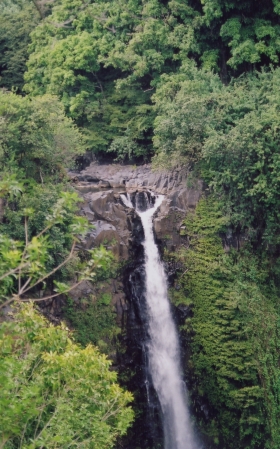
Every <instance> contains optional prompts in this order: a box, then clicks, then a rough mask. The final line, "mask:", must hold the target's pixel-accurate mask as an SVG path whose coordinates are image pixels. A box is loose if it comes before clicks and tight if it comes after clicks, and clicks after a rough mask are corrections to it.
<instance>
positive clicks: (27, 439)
mask: <svg viewBox="0 0 280 449" xmlns="http://www.w3.org/2000/svg"><path fill="white" fill-rule="evenodd" d="M116 380H117V376H116V373H115V371H112V370H110V361H109V360H108V359H107V358H106V356H104V355H101V354H100V353H99V352H98V350H97V348H95V347H93V346H91V345H89V346H87V347H86V348H85V349H82V348H81V347H80V346H78V345H77V344H75V343H74V342H73V341H72V340H71V338H70V335H69V331H68V329H67V328H66V327H65V326H64V325H61V326H56V327H55V326H53V325H51V324H49V323H47V321H46V320H45V319H44V318H43V317H42V316H40V315H39V314H38V312H36V310H35V308H34V307H33V305H32V304H30V303H29V304H25V305H24V306H23V305H21V307H19V308H18V310H17V312H16V313H15V314H14V315H13V319H12V320H11V321H9V322H5V323H3V324H2V326H1V330H0V381H1V398H0V410H1V423H0V447H1V448H3V449H11V448H28V449H35V448H40V447H48V448H57V447H60V448H65V449H66V448H67V449H68V448H77V447H80V448H84V449H87V448H88V449H92V448H96V449H108V448H112V447H113V444H114V442H115V441H116V438H117V437H118V436H120V435H123V434H124V433H125V432H126V430H127V428H128V426H129V425H130V423H131V421H132V419H133V412H132V410H131V408H130V407H129V406H128V404H129V403H130V402H131V401H132V395H131V394H130V393H128V392H125V391H123V390H122V389H121V388H120V387H119V385H118V384H117V383H116Z"/></svg>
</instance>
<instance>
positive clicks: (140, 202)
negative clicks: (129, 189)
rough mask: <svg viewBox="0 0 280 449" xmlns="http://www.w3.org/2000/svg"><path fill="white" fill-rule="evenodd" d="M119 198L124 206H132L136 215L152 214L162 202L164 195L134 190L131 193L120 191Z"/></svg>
mask: <svg viewBox="0 0 280 449" xmlns="http://www.w3.org/2000/svg"><path fill="white" fill-rule="evenodd" d="M120 198H121V200H122V202H123V204H124V206H126V207H129V208H133V209H135V211H136V212H137V213H138V215H140V216H143V215H144V214H145V215H147V216H151V217H152V216H153V215H154V213H155V212H156V210H157V209H158V208H159V207H160V205H161V203H162V202H163V199H164V195H157V194H155V193H154V192H151V191H142V192H134V193H133V194H129V193H125V194H124V193H122V194H121V195H120Z"/></svg>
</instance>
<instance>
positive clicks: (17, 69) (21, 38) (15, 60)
mask: <svg viewBox="0 0 280 449" xmlns="http://www.w3.org/2000/svg"><path fill="white" fill-rule="evenodd" d="M2 3H3V2H1V13H0V28H1V37H0V87H4V88H5V89H8V90H11V89H15V90H17V91H21V90H22V87H23V83H24V80H23V74H24V72H25V70H26V61H27V59H28V45H29V44H30V43H31V38H30V33H31V31H32V30H34V28H35V27H36V26H37V25H38V23H39V15H38V13H37V12H36V9H35V7H34V4H33V3H32V2H30V1H28V0H22V1H20V0H19V1H17V2H16V1H11V2H6V5H5V2H4V5H2ZM2 8H3V9H2Z"/></svg>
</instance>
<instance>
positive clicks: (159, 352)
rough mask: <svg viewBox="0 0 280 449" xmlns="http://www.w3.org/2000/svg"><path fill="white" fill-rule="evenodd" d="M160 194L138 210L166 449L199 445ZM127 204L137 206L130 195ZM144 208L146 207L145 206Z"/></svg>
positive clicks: (152, 363) (150, 354) (152, 369)
mask: <svg viewBox="0 0 280 449" xmlns="http://www.w3.org/2000/svg"><path fill="white" fill-rule="evenodd" d="M123 197H124V198H123ZM163 198H164V197H163V195H158V196H156V197H154V198H153V200H155V201H152V202H151V203H149V200H148V197H147V196H146V198H145V203H146V207H148V208H147V209H146V210H144V211H143V210H142V211H141V210H139V208H138V207H137V197H136V199H135V203H136V211H137V213H138V215H139V216H140V218H141V221H142V225H143V228H144V233H145V240H144V242H143V246H144V252H145V275H146V286H145V287H146V295H145V296H146V301H147V311H148V317H147V318H148V334H149V341H148V343H147V352H148V361H149V371H150V374H151V378H152V382H153V385H154V388H155V390H156V392H157V395H158V398H159V402H160V405H161V411H162V421H163V430H164V448H165V449H198V444H197V442H196V440H195V436H194V431H193V426H192V422H191V418H190V414H189V411H188V407H187V394H186V387H185V384H184V382H183V379H182V376H181V371H182V370H181V366H180V347H179V341H178V336H177V331H176V327H175V324H174V320H173V317H172V313H171V308H170V304H169V300H168V294H167V278H166V274H165V271H164V267H163V264H162V262H161V260H160V256H159V252H158V248H157V245H156V243H155V240H154V234H153V215H154V213H155V212H156V210H157V209H158V208H159V206H160V204H161V203H162V201H163ZM122 200H123V202H124V204H125V205H126V206H128V207H133V204H132V201H131V199H130V197H129V196H128V197H126V196H125V195H122ZM153 203H154V204H153ZM142 209H143V207H142Z"/></svg>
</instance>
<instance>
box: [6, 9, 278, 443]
mask: <svg viewBox="0 0 280 449" xmlns="http://www.w3.org/2000/svg"><path fill="white" fill-rule="evenodd" d="M2 4H3V7H2V5H1V8H2V10H1V14H0V27H1V37H0V86H1V88H2V92H1V93H0V226H1V241H0V251H1V256H2V259H1V261H0V262H1V263H0V276H2V277H3V281H4V282H3V283H2V285H3V287H2V285H1V289H2V290H1V295H2V297H1V301H2V302H5V301H9V299H10V298H11V295H15V296H14V298H15V297H16V298H21V299H22V297H23V293H24V292H27V291H28V292H29V293H30V294H32V295H33V299H38V289H37V290H36V287H38V288H40V290H43V291H45V293H46V294H47V295H53V294H58V293H61V292H62V293H63V292H64V293H65V292H66V291H68V288H69V286H68V283H67V282H68V281H69V279H71V277H73V274H74V273H76V272H78V271H79V272H80V273H82V275H81V277H80V278H79V279H80V280H82V279H92V278H93V276H96V270H99V269H101V270H102V266H104V264H105V266H106V267H107V269H108V267H109V266H110V264H111V263H112V261H111V258H110V256H109V255H108V254H107V253H106V251H104V250H103V249H101V250H100V251H101V252H99V253H94V254H91V255H90V257H85V255H84V254H78V253H75V257H74V258H72V259H71V263H70V261H68V254H69V252H70V254H72V253H71V251H72V248H73V244H74V245H75V241H76V238H77V235H78V234H79V233H81V232H86V224H85V223H84V222H83V221H82V220H80V219H78V218H77V217H76V216H75V211H76V206H75V205H76V204H77V202H78V198H77V197H75V195H74V194H73V192H72V191H71V188H70V187H69V186H68V184H67V178H66V176H65V169H66V168H68V167H69V166H71V164H74V163H75V157H76V156H77V155H80V154H82V153H83V152H84V151H85V149H88V150H90V151H92V152H94V153H95V154H97V155H107V156H111V157H113V158H117V159H119V160H126V159H129V158H130V159H133V160H134V161H137V160H149V159H150V158H152V157H153V162H154V164H155V166H173V165H178V164H183V165H186V166H187V167H188V169H189V172H190V177H189V182H191V181H190V179H191V178H192V179H193V180H194V181H195V179H196V178H198V177H200V178H202V179H203V180H204V183H205V186H206V187H207V190H206V192H207V195H206V196H205V198H204V199H202V201H201V203H200V204H199V206H198V208H197V211H196V213H195V214H194V215H193V216H191V217H189V218H188V219H187V221H186V223H185V226H186V234H187V236H186V239H187V240H186V241H187V242H188V243H186V245H185V246H187V248H184V249H183V250H182V251H181V252H179V253H178V254H176V258H178V259H179V261H180V263H182V264H183V266H184V269H183V271H182V272H183V273H184V274H183V275H182V276H181V278H180V280H179V284H180V290H179V292H177V293H176V295H177V296H176V295H175V296H176V298H175V299H174V301H176V304H181V303H182V304H184V305H186V304H188V305H190V306H191V309H192V313H193V317H192V318H190V319H187V321H186V323H185V325H184V326H183V329H182V332H185V333H186V335H188V339H189V341H191V346H192V354H193V355H192V358H191V360H190V361H189V369H190V367H191V369H192V371H193V373H194V376H195V379H196V380H195V382H194V385H195V387H194V395H193V401H194V403H196V401H197V398H200V400H202V401H205V403H206V404H207V407H208V408H209V410H210V411H209V417H208V420H207V419H205V417H204V418H203V417H199V420H200V427H201V429H202V430H203V432H205V433H206V434H207V435H210V437H211V439H212V440H211V441H212V442H213V443H212V444H213V445H214V446H213V447H219V448H221V449H225V447H227V448H233V447H234V448H237V449H245V448H246V449H263V448H265V449H277V448H279V447H280V433H279V429H278V425H277V422H279V413H280V405H279V345H280V336H279V316H280V311H279V295H280V291H279V286H280V284H279V275H280V272H279V253H280V246H279V244H280V241H279V235H280V229H279V218H280V194H279V191H280V178H279V174H278V171H279V168H280V156H279V155H280V152H279V143H280V135H279V130H280V118H279V117H280V114H279V111H280V95H279V87H280V68H279V55H280V2H279V1H278V0H268V1H266V2H261V1H260V0H245V1H240V0H225V1H221V0H170V1H168V0H166V1H159V0H111V1H105V0H96V1H92V0H88V1H84V0H53V1H52V0H50V1H49V0H45V1H44V0H40V1H38V0H33V1H29V0H5V1H3V2H2ZM222 242H227V249H228V251H227V252H226V253H225V251H224V249H223V245H222ZM171 257H175V256H174V255H172V256H171ZM64 261H66V262H65V263H64ZM98 267H99V268H98ZM100 267H101V268H100ZM53 270H55V271H53ZM7 273H8V275H7ZM49 273H51V276H47V274H49ZM26 283H27V284H26ZM23 287H24V289H23ZM54 288H55V289H56V290H57V292H54ZM104 301H105V302H104ZM83 312H85V313H83ZM67 314H68V318H69V319H70V320H72V323H73V324H75V326H76V327H77V333H76V338H77V339H78V340H79V341H80V342H81V343H82V344H85V343H87V338H86V337H85V335H84V329H85V328H86V329H88V328H89V327H91V332H92V334H91V335H92V336H91V338H92V342H93V343H94V344H96V343H98V342H99V343H100V344H102V342H103V343H104V333H103V329H102V328H103V326H104V327H106V326H108V327H107V328H106V329H111V330H112V332H114V326H113V319H112V311H111V310H110V308H109V305H108V304H107V303H106V300H104V298H103V299H102V298H98V301H97V302H96V303H94V302H87V303H86V304H85V305H84V311H83V310H82V311H81V310H78V309H77V307H76V306H74V305H73V304H72V303H71V302H70V305H69V307H68V311H67ZM93 316H97V317H98V316H100V317H101V318H100V319H99V318H98V319H97V320H96V322H95V324H94V325H90V324H89V323H90V322H92V317H93ZM36 319H37V318H36ZM36 319H35V321H36ZM105 340H106V338H105ZM19 357H20V356H19ZM36 357H37V356H36ZM32 419H33V418H32ZM32 431H33V430H32ZM36 432H37V431H35V433H36ZM30 435H31V434H30ZM13 438H14V437H13ZM24 438H25V437H24ZM14 441H15V440H13V442H14ZM7 444H8V443H7ZM13 444H14V443H13ZM15 444H17V443H15ZM24 444H25V443H24ZM40 444H41V443H40ZM63 444H64V443H63ZM65 444H66V443H65ZM67 444H68V443H67ZM22 445H23V441H22V443H21V446H17V447H23V446H22ZM6 447H7V448H8V447H14V446H5V448H6ZM28 447H29V446H28ZM30 447H31V446H30ZM32 447H33V446H32ZM34 447H35V446H34ZM100 447H101V446H100Z"/></svg>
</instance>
